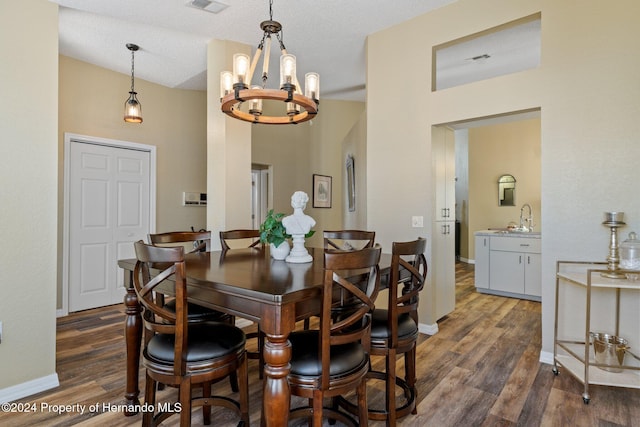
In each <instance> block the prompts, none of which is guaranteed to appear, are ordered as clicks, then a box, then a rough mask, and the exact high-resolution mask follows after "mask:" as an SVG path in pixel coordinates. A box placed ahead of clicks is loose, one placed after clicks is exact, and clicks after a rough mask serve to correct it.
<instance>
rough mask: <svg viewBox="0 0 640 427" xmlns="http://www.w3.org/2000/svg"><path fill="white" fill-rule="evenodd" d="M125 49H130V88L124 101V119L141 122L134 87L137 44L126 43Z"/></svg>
mask: <svg viewBox="0 0 640 427" xmlns="http://www.w3.org/2000/svg"><path fill="white" fill-rule="evenodd" d="M127 49H129V50H130V51H131V90H130V91H129V98H127V100H126V101H125V103H124V121H125V122H127V123H142V105H141V104H140V101H138V98H137V95H138V94H137V93H136V91H135V89H134V85H133V84H134V52H135V51H137V50H138V49H139V47H138V45H135V44H132V43H127Z"/></svg>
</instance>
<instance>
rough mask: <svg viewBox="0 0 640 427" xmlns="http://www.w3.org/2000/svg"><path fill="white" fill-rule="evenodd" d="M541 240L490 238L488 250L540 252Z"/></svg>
mask: <svg viewBox="0 0 640 427" xmlns="http://www.w3.org/2000/svg"><path fill="white" fill-rule="evenodd" d="M541 246H542V245H541V239H529V238H525V237H493V236H491V242H490V248H491V250H492V251H508V252H530V253H536V254H539V253H540V252H541Z"/></svg>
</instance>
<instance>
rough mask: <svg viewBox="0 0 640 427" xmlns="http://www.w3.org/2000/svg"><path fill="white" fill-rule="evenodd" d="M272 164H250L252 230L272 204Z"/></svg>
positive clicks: (257, 225) (258, 225)
mask: <svg viewBox="0 0 640 427" xmlns="http://www.w3.org/2000/svg"><path fill="white" fill-rule="evenodd" d="M271 171H272V166H269V165H261V164H257V163H252V164H251V226H252V228H253V229H254V230H257V229H259V228H260V224H261V223H262V221H263V220H264V218H265V217H266V216H267V211H268V210H269V209H270V208H271V207H272V206H273V197H272V188H273V183H272V179H271V177H272V176H273V174H272V173H271Z"/></svg>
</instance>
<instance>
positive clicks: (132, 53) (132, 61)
mask: <svg viewBox="0 0 640 427" xmlns="http://www.w3.org/2000/svg"><path fill="white" fill-rule="evenodd" d="M134 54H135V51H134V50H133V49H132V50H131V92H135V90H134V89H133V71H134V69H133V64H134V60H133V55H134Z"/></svg>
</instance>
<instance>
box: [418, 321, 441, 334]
mask: <svg viewBox="0 0 640 427" xmlns="http://www.w3.org/2000/svg"><path fill="white" fill-rule="evenodd" d="M418 331H420V333H421V334H426V335H435V334H437V333H438V331H439V329H438V324H437V323H434V324H433V325H427V324H424V323H419V324H418Z"/></svg>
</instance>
